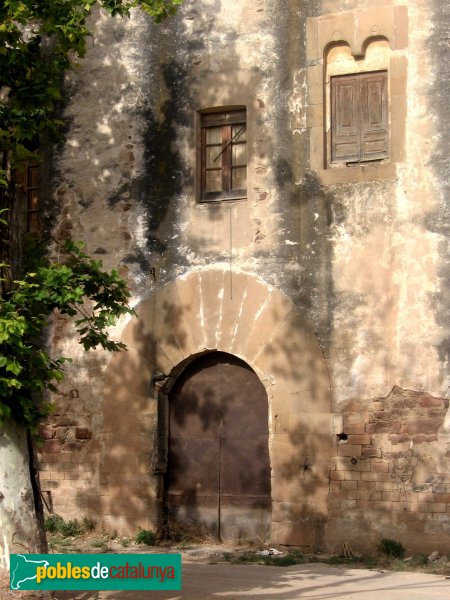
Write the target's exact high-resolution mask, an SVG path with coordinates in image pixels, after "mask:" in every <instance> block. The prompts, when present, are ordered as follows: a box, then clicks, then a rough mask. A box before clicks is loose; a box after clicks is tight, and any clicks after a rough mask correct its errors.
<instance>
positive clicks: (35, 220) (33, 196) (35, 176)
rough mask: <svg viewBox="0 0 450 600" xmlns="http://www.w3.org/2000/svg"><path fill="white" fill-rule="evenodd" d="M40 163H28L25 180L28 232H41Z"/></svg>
mask: <svg viewBox="0 0 450 600" xmlns="http://www.w3.org/2000/svg"><path fill="white" fill-rule="evenodd" d="M39 185H40V173H39V165H37V164H33V165H28V166H27V169H26V176H25V182H24V191H25V195H26V202H27V232H28V233H35V234H37V233H39V231H40V220H39Z"/></svg>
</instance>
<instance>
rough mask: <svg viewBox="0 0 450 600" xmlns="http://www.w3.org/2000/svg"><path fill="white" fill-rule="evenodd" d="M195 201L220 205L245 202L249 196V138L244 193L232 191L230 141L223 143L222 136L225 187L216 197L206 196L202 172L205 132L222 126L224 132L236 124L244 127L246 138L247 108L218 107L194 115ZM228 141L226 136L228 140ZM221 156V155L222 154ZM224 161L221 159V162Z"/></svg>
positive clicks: (204, 163)
mask: <svg viewBox="0 0 450 600" xmlns="http://www.w3.org/2000/svg"><path fill="white" fill-rule="evenodd" d="M196 117H197V118H196V201H197V203H199V204H208V203H217V202H222V201H232V200H246V199H247V194H248V181H247V178H248V138H247V137H246V139H245V142H244V143H245V146H246V149H247V160H246V163H245V165H242V166H245V168H246V175H245V179H246V183H247V187H246V188H245V189H239V190H233V189H232V185H231V176H232V171H233V165H232V164H231V148H232V145H231V142H232V140H231V139H228V138H227V139H225V137H224V135H225V134H223V135H222V143H223V144H224V149H223V150H222V153H223V157H224V159H225V160H224V161H223V164H222V167H221V168H222V169H223V173H224V177H225V178H226V179H227V181H228V184H227V185H225V189H223V190H222V191H221V192H216V193H209V194H206V193H205V168H206V157H205V152H206V139H205V132H206V130H207V129H208V128H209V127H214V126H217V125H219V126H220V125H222V126H223V127H224V129H225V128H228V129H229V128H230V126H231V127H232V126H233V125H235V124H240V123H242V122H244V123H245V131H246V134H247V135H248V127H247V125H248V114H247V107H246V106H245V105H232V106H218V107H213V108H206V109H201V110H199V111H197V115H196ZM228 137H229V136H228ZM222 153H221V154H222ZM222 160H223V159H222Z"/></svg>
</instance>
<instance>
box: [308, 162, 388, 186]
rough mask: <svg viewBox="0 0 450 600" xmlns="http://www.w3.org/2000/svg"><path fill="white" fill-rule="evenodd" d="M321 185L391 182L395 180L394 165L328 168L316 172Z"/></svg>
mask: <svg viewBox="0 0 450 600" xmlns="http://www.w3.org/2000/svg"><path fill="white" fill-rule="evenodd" d="M317 175H318V177H319V179H320V183H321V184H322V185H336V184H339V183H361V182H364V181H393V180H395V179H397V166H396V164H395V163H384V164H367V165H362V164H361V165H351V166H344V167H330V168H328V169H321V170H318V171H317Z"/></svg>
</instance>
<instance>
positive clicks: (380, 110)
mask: <svg viewBox="0 0 450 600" xmlns="http://www.w3.org/2000/svg"><path fill="white" fill-rule="evenodd" d="M360 95H361V109H362V110H361V160H376V159H381V158H386V157H387V156H388V110H387V108H388V106H387V73H386V71H383V72H380V73H367V74H364V76H363V77H362V79H361V87H360Z"/></svg>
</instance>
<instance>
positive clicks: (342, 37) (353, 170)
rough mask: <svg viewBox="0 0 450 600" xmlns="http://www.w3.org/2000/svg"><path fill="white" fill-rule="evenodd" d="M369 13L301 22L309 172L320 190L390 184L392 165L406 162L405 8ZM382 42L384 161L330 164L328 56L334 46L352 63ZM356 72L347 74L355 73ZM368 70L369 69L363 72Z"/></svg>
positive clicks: (351, 12)
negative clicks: (387, 142)
mask: <svg viewBox="0 0 450 600" xmlns="http://www.w3.org/2000/svg"><path fill="white" fill-rule="evenodd" d="M382 8H383V10H380V7H377V8H376V9H370V10H353V11H349V12H344V13H339V14H331V15H322V16H320V17H310V18H308V19H307V23H306V41H307V46H306V53H307V69H306V71H307V116H306V121H307V127H308V129H309V134H310V168H311V169H312V170H313V171H315V172H316V173H317V175H318V177H319V180H320V181H321V183H322V184H323V185H333V184H339V183H357V182H361V181H377V180H392V179H395V178H396V175H397V169H396V164H397V163H399V162H402V161H403V160H404V157H405V127H406V106H407V105H406V83H407V58H406V56H405V53H404V52H403V51H404V50H405V49H406V48H407V46H408V9H407V7H406V6H395V7H393V6H383V7H382ZM377 40H387V42H388V44H389V48H390V54H389V61H388V64H387V65H385V66H384V67H383V66H382V67H380V68H386V69H387V71H388V87H389V92H388V96H389V119H390V138H391V147H390V154H389V158H388V159H384V160H382V161H376V162H373V163H358V164H353V165H351V166H347V165H345V164H344V165H339V164H337V165H336V164H332V163H331V161H330V158H329V156H330V154H329V149H330V139H329V135H330V130H329V78H330V72H329V69H328V60H327V57H328V53H329V52H330V50H331V49H332V48H334V47H336V46H339V45H341V46H344V45H345V46H348V48H349V49H350V52H351V55H352V56H353V58H354V59H355V64H361V61H363V62H364V60H365V53H366V49H367V48H368V46H369V44H370V43H371V42H373V41H377ZM360 70H361V69H360V67H355V70H354V71H352V70H351V71H350V73H352V72H360ZM368 70H369V69H368Z"/></svg>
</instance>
